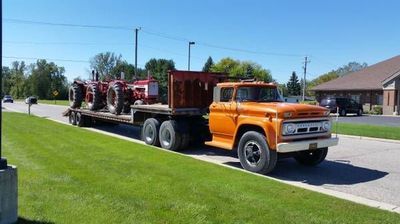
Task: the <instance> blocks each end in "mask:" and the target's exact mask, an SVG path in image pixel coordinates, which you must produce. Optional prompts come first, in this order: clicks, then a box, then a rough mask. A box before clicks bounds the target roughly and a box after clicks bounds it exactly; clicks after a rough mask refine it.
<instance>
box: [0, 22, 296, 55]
mask: <svg viewBox="0 0 400 224" xmlns="http://www.w3.org/2000/svg"><path fill="white" fill-rule="evenodd" d="M3 21H4V22H10V23H22V24H34V25H50V26H64V27H79V28H100V29H114V30H130V31H132V30H135V29H137V28H135V27H125V26H104V25H86V24H73V23H52V22H43V21H33V20H21V19H10V18H3ZM137 27H141V26H137ZM141 31H142V32H143V33H145V34H148V35H153V36H157V37H161V38H165V39H170V40H175V41H182V42H189V41H193V39H190V40H189V39H188V38H185V37H180V36H174V35H170V34H166V33H162V32H156V31H152V30H150V29H147V28H143V27H141ZM196 43H197V44H198V45H202V46H205V47H209V48H214V49H220V50H228V51H235V52H242V53H248V54H257V55H272V56H284V57H303V55H301V54H287V53H277V52H263V51H254V50H248V49H241V48H235V47H227V46H219V45H215V44H210V43H206V42H201V41H196Z"/></svg>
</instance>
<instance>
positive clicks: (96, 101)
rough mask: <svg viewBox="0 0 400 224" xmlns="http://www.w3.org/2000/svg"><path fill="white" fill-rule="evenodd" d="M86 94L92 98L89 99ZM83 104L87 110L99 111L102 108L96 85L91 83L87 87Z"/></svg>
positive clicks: (99, 93)
mask: <svg viewBox="0 0 400 224" xmlns="http://www.w3.org/2000/svg"><path fill="white" fill-rule="evenodd" d="M88 94H91V95H92V96H91V97H89V96H88ZM85 102H86V105H87V106H88V108H89V110H99V109H101V108H103V107H104V105H103V100H102V99H101V92H100V89H99V87H98V86H97V84H95V83H92V84H89V85H88V87H87V89H86V98H85Z"/></svg>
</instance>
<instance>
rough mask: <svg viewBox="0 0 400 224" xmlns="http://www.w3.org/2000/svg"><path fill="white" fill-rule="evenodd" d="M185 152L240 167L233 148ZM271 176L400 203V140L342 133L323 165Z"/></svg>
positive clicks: (120, 128) (131, 134)
mask: <svg viewBox="0 0 400 224" xmlns="http://www.w3.org/2000/svg"><path fill="white" fill-rule="evenodd" d="M4 107H6V108H7V109H8V110H11V111H21V112H26V111H27V106H26V105H25V104H21V103H14V104H5V105H4ZM65 110H66V107H62V106H50V105H45V104H43V105H34V106H33V107H32V109H31V112H32V114H35V115H38V116H42V117H48V118H52V119H55V120H59V121H61V122H65V123H67V122H68V119H67V118H65V117H62V115H61V113H62V112H64V111H65ZM365 118H369V117H365ZM372 118H373V117H372ZM94 129H97V130H102V131H106V132H109V133H114V134H117V135H120V136H125V137H128V138H129V139H133V140H134V139H139V136H140V128H139V127H133V126H129V125H117V126H96V127H94ZM182 153H183V154H186V155H189V156H191V157H194V158H198V159H201V160H206V161H211V162H214V163H218V164H225V165H229V166H234V167H238V168H240V163H239V160H238V159H237V158H236V155H235V154H234V152H231V151H225V150H220V149H215V148H210V147H192V148H191V149H189V150H185V151H184V152H182ZM270 176H271V177H274V178H277V179H279V180H282V181H285V182H287V183H300V184H301V183H302V184H306V185H308V186H312V187H316V188H317V189H328V190H333V191H335V192H343V193H347V194H351V195H355V196H358V197H362V198H366V199H371V200H375V201H379V202H384V203H388V204H391V205H395V206H400V194H399V193H398V192H399V189H400V142H389V141H387V142H386V141H375V140H370V139H360V138H353V137H346V136H341V137H340V142H339V145H338V146H335V147H331V148H330V150H329V153H328V156H327V159H326V161H325V162H323V163H321V164H320V165H319V166H317V167H304V166H300V165H299V164H297V163H296V162H295V161H294V160H293V159H282V160H280V161H278V164H277V167H276V169H275V170H274V171H273V172H272V173H271V174H270Z"/></svg>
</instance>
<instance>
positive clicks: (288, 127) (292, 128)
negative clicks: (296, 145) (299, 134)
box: [283, 123, 296, 134]
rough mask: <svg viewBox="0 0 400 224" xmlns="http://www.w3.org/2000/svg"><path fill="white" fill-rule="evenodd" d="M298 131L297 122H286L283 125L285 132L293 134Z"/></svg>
mask: <svg viewBox="0 0 400 224" xmlns="http://www.w3.org/2000/svg"><path fill="white" fill-rule="evenodd" d="M295 131H296V125H295V124H291V123H289V124H284V125H283V134H293V133H294V132H295Z"/></svg>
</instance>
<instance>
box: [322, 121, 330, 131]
mask: <svg viewBox="0 0 400 224" xmlns="http://www.w3.org/2000/svg"><path fill="white" fill-rule="evenodd" d="M322 130H324V131H329V130H331V122H330V121H324V122H322Z"/></svg>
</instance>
